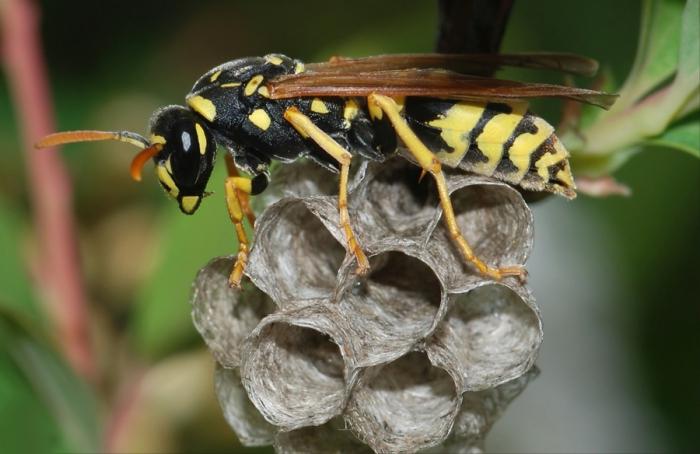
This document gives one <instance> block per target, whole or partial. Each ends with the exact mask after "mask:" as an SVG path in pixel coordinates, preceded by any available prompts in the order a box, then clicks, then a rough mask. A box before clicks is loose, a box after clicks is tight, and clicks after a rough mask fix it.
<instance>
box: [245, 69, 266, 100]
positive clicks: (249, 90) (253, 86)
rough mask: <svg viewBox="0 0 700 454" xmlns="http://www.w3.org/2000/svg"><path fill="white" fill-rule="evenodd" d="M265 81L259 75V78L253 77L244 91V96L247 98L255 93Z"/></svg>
mask: <svg viewBox="0 0 700 454" xmlns="http://www.w3.org/2000/svg"><path fill="white" fill-rule="evenodd" d="M262 81H263V76H261V75H260V74H258V75H257V76H253V77H252V78H251V79H250V80H249V81H248V83H247V84H246V85H245V89H243V94H244V95H246V96H250V95H252V94H253V93H255V90H257V89H258V86H259V85H260V84H261V83H262Z"/></svg>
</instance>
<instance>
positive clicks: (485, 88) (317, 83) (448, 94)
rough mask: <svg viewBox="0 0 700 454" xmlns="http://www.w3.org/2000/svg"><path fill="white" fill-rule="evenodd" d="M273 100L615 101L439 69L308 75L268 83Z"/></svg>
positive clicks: (593, 93)
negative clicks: (373, 96)
mask: <svg viewBox="0 0 700 454" xmlns="http://www.w3.org/2000/svg"><path fill="white" fill-rule="evenodd" d="M268 89H269V91H270V96H271V97H272V98H273V99H282V98H297V97H309V96H341V97H351V96H362V97H364V96H369V95H371V94H373V93H376V94H383V95H387V96H393V97H402V96H420V97H432V98H443V99H455V100H460V101H470V102H488V101H492V102H499V101H500V102H526V101H528V100H529V99H532V98H563V99H569V100H572V101H577V102H584V103H588V104H593V105H596V106H600V107H603V108H605V109H607V108H609V107H610V106H611V105H612V104H613V103H614V102H615V100H616V99H617V95H612V94H609V93H604V92H600V91H594V90H587V89H584V88H576V87H567V86H562V85H551V84H539V83H525V82H517V81H512V80H503V79H493V78H488V77H479V76H473V75H467V74H460V73H456V72H453V71H446V70H442V69H439V70H438V69H415V68H412V69H401V70H384V71H368V72H352V73H348V72H330V71H328V72H326V71H322V72H312V71H307V72H303V73H299V74H293V75H287V76H281V77H279V78H277V79H275V80H271V81H269V83H268Z"/></svg>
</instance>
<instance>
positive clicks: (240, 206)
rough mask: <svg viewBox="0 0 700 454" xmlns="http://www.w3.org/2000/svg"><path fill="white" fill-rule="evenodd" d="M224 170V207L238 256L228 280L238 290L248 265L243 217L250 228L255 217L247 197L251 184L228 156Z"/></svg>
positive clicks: (246, 238) (247, 249)
mask: <svg viewBox="0 0 700 454" xmlns="http://www.w3.org/2000/svg"><path fill="white" fill-rule="evenodd" d="M226 168H227V169H228V175H229V176H228V178H226V181H225V182H224V187H225V189H226V206H227V208H228V215H229V217H230V218H231V222H233V225H234V226H235V228H236V237H237V238H238V255H237V256H236V263H235V264H234V265H233V270H231V275H230V276H229V278H228V281H229V284H231V286H233V287H236V288H240V286H241V279H242V278H243V272H244V271H245V267H246V264H247V263H248V251H249V245H250V243H249V242H248V236H247V235H246V233H245V229H244V228H243V219H244V217H245V218H247V219H248V222H250V226H251V227H253V226H254V224H255V215H254V214H253V211H252V210H251V209H250V203H249V200H248V199H249V196H250V193H251V191H252V184H251V180H250V179H249V178H244V177H241V176H239V175H238V171H237V170H236V166H235V164H234V163H233V159H232V158H231V156H230V155H226Z"/></svg>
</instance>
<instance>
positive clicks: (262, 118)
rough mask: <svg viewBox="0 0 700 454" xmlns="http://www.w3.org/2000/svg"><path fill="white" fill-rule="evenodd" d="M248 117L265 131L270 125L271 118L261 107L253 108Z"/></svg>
mask: <svg viewBox="0 0 700 454" xmlns="http://www.w3.org/2000/svg"><path fill="white" fill-rule="evenodd" d="M248 119H249V120H250V122H251V123H253V124H254V125H255V126H257V127H258V128H260V129H262V130H263V131H266V130H267V128H269V127H270V123H271V122H272V120H271V119H270V116H269V115H268V114H267V112H265V111H264V110H263V109H255V110H254V111H253V113H251V114H250V115H248Z"/></svg>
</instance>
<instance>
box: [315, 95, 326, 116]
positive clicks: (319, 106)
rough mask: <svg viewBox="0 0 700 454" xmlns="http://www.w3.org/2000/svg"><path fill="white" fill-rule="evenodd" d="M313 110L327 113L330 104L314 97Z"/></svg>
mask: <svg viewBox="0 0 700 454" xmlns="http://www.w3.org/2000/svg"><path fill="white" fill-rule="evenodd" d="M311 111H312V112H316V113H319V114H327V113H328V112H329V110H328V106H326V103H325V102H323V101H321V100H320V99H318V98H314V99H313V100H312V101H311Z"/></svg>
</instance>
